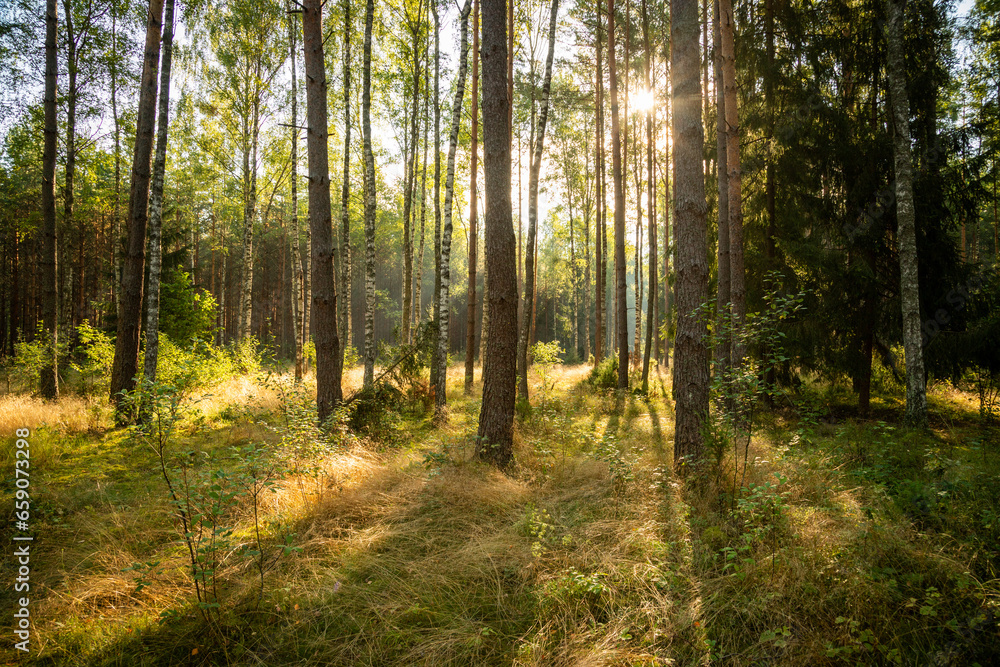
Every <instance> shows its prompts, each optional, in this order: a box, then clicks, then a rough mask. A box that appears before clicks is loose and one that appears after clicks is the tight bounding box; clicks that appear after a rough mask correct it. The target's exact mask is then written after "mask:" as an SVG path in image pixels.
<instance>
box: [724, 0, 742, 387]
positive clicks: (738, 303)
mask: <svg viewBox="0 0 1000 667" xmlns="http://www.w3.org/2000/svg"><path fill="white" fill-rule="evenodd" d="M719 15H720V16H719V31H720V35H721V41H722V83H723V89H724V95H725V118H726V169H727V171H728V173H727V175H726V184H727V186H728V193H727V197H726V206H727V208H728V209H729V275H730V281H729V289H730V297H731V298H730V300H731V301H732V306H731V308H732V322H733V332H734V336H733V339H732V348H731V357H730V360H729V365H730V366H731V367H732V368H733V369H734V370H735V369H738V368H739V367H740V366H741V365H742V364H743V355H744V353H745V350H744V349H743V344H742V343H741V342H740V336H739V331H740V329H741V327H742V326H743V322H744V320H745V319H746V311H747V297H746V279H745V275H744V271H743V197H742V192H741V177H740V173H741V172H740V130H739V113H738V109H737V95H736V93H737V90H736V46H735V43H736V38H735V31H736V28H735V21H734V16H733V1H732V0H719Z"/></svg>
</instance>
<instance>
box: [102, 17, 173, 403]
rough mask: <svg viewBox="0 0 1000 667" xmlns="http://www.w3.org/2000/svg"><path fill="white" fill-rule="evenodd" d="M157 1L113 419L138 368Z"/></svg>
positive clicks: (139, 134)
mask: <svg viewBox="0 0 1000 667" xmlns="http://www.w3.org/2000/svg"><path fill="white" fill-rule="evenodd" d="M162 22H163V0H150V1H149V13H148V15H147V20H146V47H145V51H144V54H143V62H142V79H141V81H140V85H139V114H138V118H137V120H136V132H135V146H134V149H133V153H132V185H131V187H130V191H129V205H128V209H129V222H128V255H127V256H126V257H125V266H124V268H123V270H122V286H121V289H122V309H121V310H122V312H121V317H120V318H119V319H118V335H117V337H116V338H115V357H114V362H113V364H112V367H111V401H112V403H113V404H114V405H115V406H116V413H117V419H118V421H119V422H122V421H124V419H125V418H126V415H125V414H124V412H123V411H122V407H123V404H122V403H121V398H122V392H126V391H132V390H133V389H134V388H135V376H136V372H137V371H138V367H139V328H140V323H141V320H142V282H143V277H144V275H145V267H146V222H147V216H148V213H149V179H150V173H149V172H150V158H151V157H152V154H153V125H154V122H155V120H156V87H157V85H156V84H157V82H156V74H157V71H158V69H159V64H160V26H161V25H162Z"/></svg>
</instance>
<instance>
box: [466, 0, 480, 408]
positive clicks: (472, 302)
mask: <svg viewBox="0 0 1000 667" xmlns="http://www.w3.org/2000/svg"><path fill="white" fill-rule="evenodd" d="M471 102H472V131H471V133H470V134H471V136H472V157H471V164H470V166H469V287H468V297H469V300H468V306H467V311H468V312H467V320H466V325H465V328H466V334H465V395H466V396H468V395H469V394H471V393H472V383H473V382H474V381H475V373H476V371H475V361H474V360H475V353H476V262H477V261H478V257H477V254H478V251H479V248H478V245H479V229H478V228H479V201H478V197H477V195H478V192H477V187H478V186H477V180H478V178H477V177H478V171H479V164H478V160H479V0H473V7H472V100H471Z"/></svg>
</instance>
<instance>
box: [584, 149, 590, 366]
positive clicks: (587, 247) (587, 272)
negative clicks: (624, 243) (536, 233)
mask: <svg viewBox="0 0 1000 667" xmlns="http://www.w3.org/2000/svg"><path fill="white" fill-rule="evenodd" d="M583 136H584V142H583V143H584V146H583V160H584V171H583V173H584V177H583V179H584V180H583V182H584V186H583V192H584V200H583V254H584V258H585V260H586V264H585V266H584V269H583V350H584V351H583V360H584V361H587V360H588V359H589V358H590V135H589V134H586V133H584V135H583Z"/></svg>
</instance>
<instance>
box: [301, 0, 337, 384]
mask: <svg viewBox="0 0 1000 667" xmlns="http://www.w3.org/2000/svg"><path fill="white" fill-rule="evenodd" d="M289 9H290V7H289ZM296 13H297V12H293V11H289V12H288V60H289V67H290V69H291V75H292V109H291V112H292V118H291V123H289V125H290V126H291V127H290V128H289V129H290V131H291V133H292V134H291V140H292V150H291V157H292V178H291V183H292V245H291V248H290V250H291V257H292V321H293V323H294V327H295V334H294V339H295V341H294V342H295V381H296V382H300V381H301V380H302V373H303V370H304V369H303V367H302V360H303V357H304V354H303V353H304V350H305V346H306V338H307V332H306V330H305V327H304V326H303V325H304V324H305V317H304V314H305V313H304V311H305V285H304V281H303V278H304V273H303V270H302V255H301V249H300V241H299V234H300V231H301V230H300V229H299V107H298V104H299V84H298V76H297V72H296V70H295V60H296V56H297V55H298V46H297V44H296V37H297V33H298V26H297V25H296V21H295V15H296ZM345 152H346V151H345Z"/></svg>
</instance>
